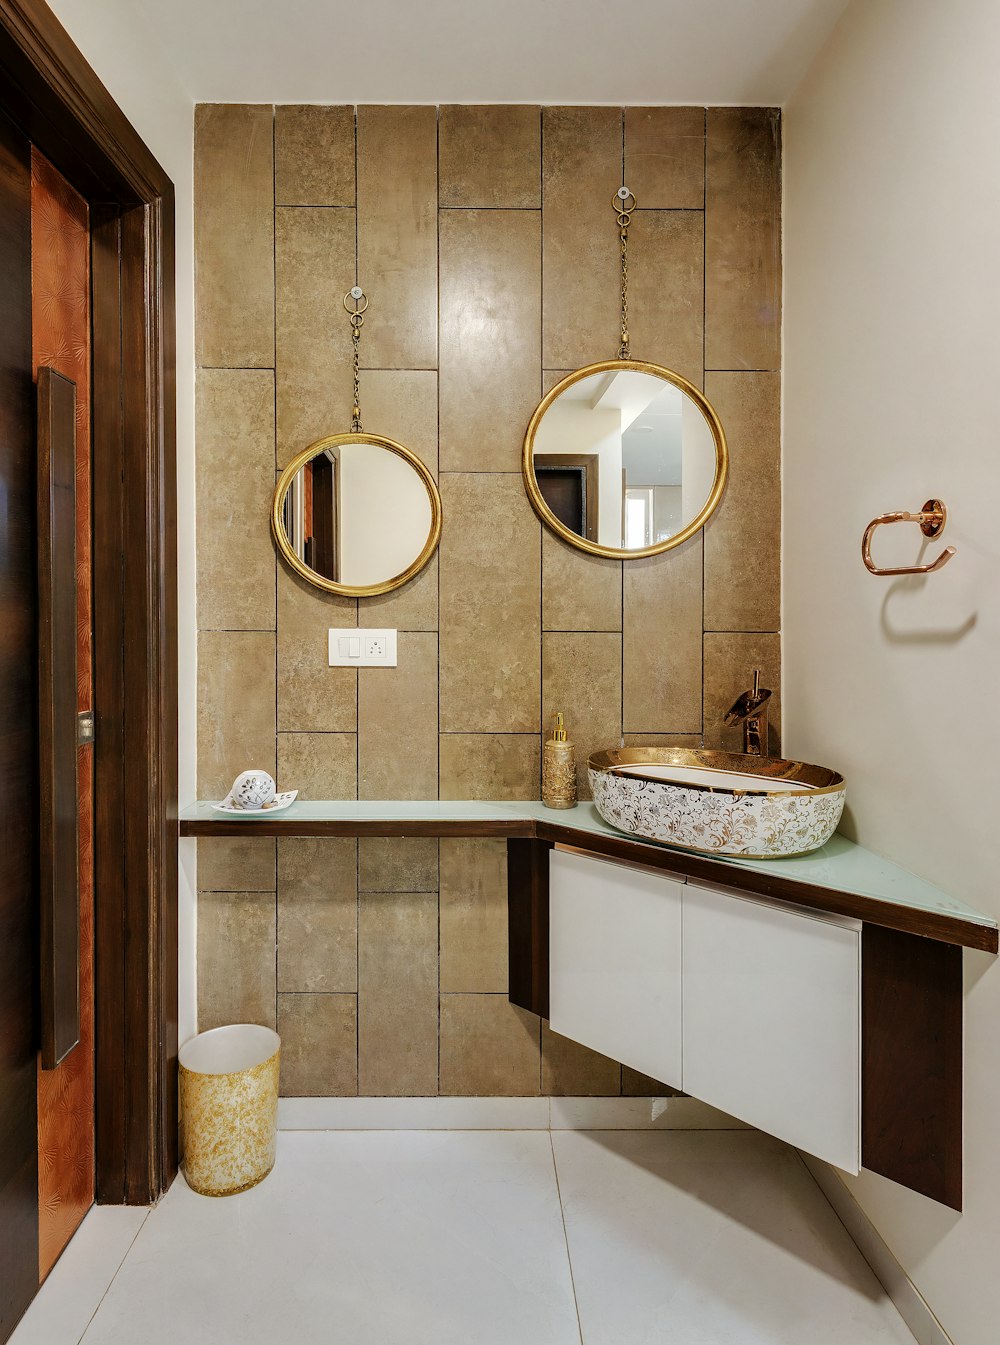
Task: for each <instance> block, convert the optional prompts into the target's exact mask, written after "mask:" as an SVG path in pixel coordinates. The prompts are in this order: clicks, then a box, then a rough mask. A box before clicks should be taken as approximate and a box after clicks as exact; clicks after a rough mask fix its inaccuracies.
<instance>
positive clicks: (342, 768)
mask: <svg viewBox="0 0 1000 1345" xmlns="http://www.w3.org/2000/svg"><path fill="white" fill-rule="evenodd" d="M277 778H278V788H279V789H297V790H298V791H299V793H300V794H301V796H302V797H303V798H304V799H356V798H357V797H358V737H357V734H356V733H279V734H278V777H277Z"/></svg>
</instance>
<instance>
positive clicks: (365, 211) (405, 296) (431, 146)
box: [358, 107, 438, 369]
mask: <svg viewBox="0 0 1000 1345" xmlns="http://www.w3.org/2000/svg"><path fill="white" fill-rule="evenodd" d="M358 283H359V284H360V286H361V288H362V289H363V290H364V291H365V293H366V294H368V295H369V296H370V298H371V308H370V309H369V312H368V317H367V318H366V320H365V331H364V340H363V347H364V354H363V361H364V364H365V366H366V367H368V368H372V369H433V368H434V367H435V366H436V364H437V311H438V295H437V109H436V108H433V107H359V108H358Z"/></svg>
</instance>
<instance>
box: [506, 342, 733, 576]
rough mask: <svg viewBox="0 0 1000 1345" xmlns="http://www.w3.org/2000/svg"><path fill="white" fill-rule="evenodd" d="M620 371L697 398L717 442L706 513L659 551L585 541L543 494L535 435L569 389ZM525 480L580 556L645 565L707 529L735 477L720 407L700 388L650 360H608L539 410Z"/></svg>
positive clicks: (539, 510) (565, 382)
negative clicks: (649, 377) (657, 380)
mask: <svg viewBox="0 0 1000 1345" xmlns="http://www.w3.org/2000/svg"><path fill="white" fill-rule="evenodd" d="M619 369H629V370H632V371H634V372H636V373H642V374H652V375H653V376H654V377H656V378H662V379H663V380H664V382H667V383H672V384H673V385H674V387H675V388H679V389H680V391H681V392H683V393H684V394H685V395H686V396H688V397H690V398H691V400H692V401H693V402H694V403H695V404H696V406H697V407H698V409H699V410H700V411H701V413H702V415H703V416H704V417H705V419H706V420H707V421H708V426H709V429H710V430H711V431H712V438H713V439H714V441H715V480H714V481H713V482H712V489H711V491H710V492H709V496H708V499H707V500H706V501H705V505H704V507H703V508H702V510H701V512H700V513H699V514H698V516H697V517H696V518H694V519H692V521H691V522H690V523H688V524H686V525H685V526H684V527H683V528H682V529H681V530H680V532H677V533H675V534H674V536H673V537H668V538H667V540H666V541H665V542H657V543H656V545H655V546H646V547H641V548H638V549H636V550H635V551H626V550H625V549H624V548H623V547H613V546H601V545H600V544H599V543H598V542H592V541H590V540H589V539H588V538H586V537H581V536H580V534H579V533H578V532H574V531H573V530H572V528H567V527H566V525H565V523H561V522H560V521H559V519H557V518H556V516H555V514H553V512H552V510H551V509H550V508H549V506H548V505H547V504H546V503H545V500H544V498H543V496H542V492H541V490H540V489H539V485H538V478H537V477H536V475H535V469H534V461H533V452H534V446H535V435H536V434H537V432H538V426H539V423H540V422H541V419H542V416H544V415H545V412H546V411H547V410H548V409H549V407H550V406H551V405H552V403H553V402H554V401H555V400H556V398H557V397H558V396H559V394H560V393H562V392H565V391H566V389H567V388H571V387H572V386H573V384H574V383H579V382H580V380H581V379H582V378H589V377H591V376H592V375H593V374H607V373H613V372H615V371H617V370H619ZM521 475H522V476H523V477H524V488H525V490H526V491H527V494H528V499H529V500H530V501H531V505H532V508H533V509H534V511H535V513H536V514H537V515H538V517H539V518H540V519H541V520H542V522H543V523H544V524H546V525H547V526H548V527H549V528H551V529H552V531H553V532H554V533H556V534H557V535H558V536H559V537H561V538H562V539H563V541H564V542H568V543H569V544H570V546H575V547H576V548H577V549H578V550H580V551H589V552H590V554H591V555H592V556H607V557H609V558H610V559H612V560H639V559H640V558H641V557H643V556H658V555H659V554H660V553H661V552H662V551H671V550H673V548H674V547H675V546H680V545H681V543H682V542H686V541H687V539H688V538H689V537H693V536H694V534H695V533H696V532H697V531H698V529H699V528H703V527H704V526H705V524H706V523H707V522H708V520H709V519H710V518H711V516H712V515H713V514H714V513H715V510H716V509H717V508H718V505H719V501H720V500H721V499H722V492H723V491H724V490H725V488H726V478H727V477H728V475H729V447H728V445H727V443H726V435H725V431H724V430H723V428H722V422H721V421H720V420H719V417H718V415H717V414H716V411H715V407H714V406H713V405H712V403H711V402H710V401H709V400H708V398H707V397H706V396H705V394H704V393H703V392H701V391H700V390H699V389H698V388H696V387H695V386H694V384H693V383H689V382H688V380H687V379H686V378H684V377H683V376H682V375H681V374H678V373H675V372H674V370H673V369H665V368H664V367H663V366H662V365H660V364H649V363H648V362H646V361H645V360H602V361H601V363H600V364H588V365H586V366H585V367H584V368H583V369H575V370H574V371H573V373H571V374H567V375H566V377H565V378H563V379H561V380H560V381H559V382H558V383H557V384H556V385H555V387H554V388H552V389H551V390H550V391H549V392H547V393H546V394H545V396H544V397H543V398H542V400H541V401H540V402H539V403H538V405H537V406H536V407H535V410H534V412H533V414H532V417H531V419H530V421H529V422H528V428H527V430H526V432H525V435H524V450H523V452H522V455H521Z"/></svg>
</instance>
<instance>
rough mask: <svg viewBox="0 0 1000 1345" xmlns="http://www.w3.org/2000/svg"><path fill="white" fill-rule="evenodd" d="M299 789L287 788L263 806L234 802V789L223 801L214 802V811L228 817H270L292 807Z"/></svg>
mask: <svg viewBox="0 0 1000 1345" xmlns="http://www.w3.org/2000/svg"><path fill="white" fill-rule="evenodd" d="M298 793H299V791H298V790H297V789H289V790H286V791H285V793H283V794H275V796H274V798H273V799H272V800H271V801H270V803H265V804H264V806H263V807H262V808H240V807H239V806H238V805H237V804H235V803H233V795H232V791H231V790H230V792H229V793H228V794H227V795H226V797H225V798H224V799H223V800H222V802H221V803H213V804H212V812H213V813H225V815H226V816H227V817H270V816H271V815H272V814H273V813H280V812H284V810H285V809H286V808H290V807H291V806H292V804H293V803H294V802H295V800H296V798H297V797H298Z"/></svg>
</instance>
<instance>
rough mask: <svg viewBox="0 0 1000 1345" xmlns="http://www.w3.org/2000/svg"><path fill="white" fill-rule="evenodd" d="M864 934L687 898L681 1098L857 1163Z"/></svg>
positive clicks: (838, 1160) (755, 904)
mask: <svg viewBox="0 0 1000 1345" xmlns="http://www.w3.org/2000/svg"><path fill="white" fill-rule="evenodd" d="M860 980H861V926H860V924H858V923H857V922H855V921H847V920H840V919H838V918H837V917H829V918H827V917H825V916H822V915H819V914H814V913H812V912H809V913H805V912H799V911H797V910H789V909H787V908H782V907H779V906H778V905H772V904H769V903H766V902H762V901H755V900H752V899H747V898H744V897H742V896H735V895H731V894H729V893H726V892H722V891H719V890H717V889H713V888H710V887H705V886H702V885H700V884H694V883H689V884H688V885H687V886H686V887H685V889H684V1079H683V1087H684V1090H685V1092H688V1093H691V1094H692V1095H693V1096H694V1097H696V1098H700V1099H701V1100H702V1101H703V1102H709V1103H711V1104H712V1105H713V1106H716V1107H720V1108H721V1109H722V1110H723V1111H727V1112H729V1113H730V1115H732V1116H737V1117H739V1118H740V1119H741V1120H743V1121H748V1122H749V1123H750V1124H751V1125H754V1126H757V1127H758V1128H759V1129H761V1130H766V1131H767V1132H768V1133H769V1134H771V1135H777V1136H778V1138H779V1139H783V1140H787V1141H788V1142H789V1143H790V1144H794V1145H796V1146H797V1147H798V1148H800V1149H805V1150H806V1151H807V1152H808V1153H811V1154H815V1155H816V1156H817V1157H819V1158H825V1159H827V1160H828V1161H829V1162H831V1163H834V1164H836V1166H837V1167H839V1168H843V1169H845V1170H846V1171H848V1172H857V1171H858V1168H859V1165H860V1145H861V1140H860V1083H861V1078H860V1036H861V1008H860Z"/></svg>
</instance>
